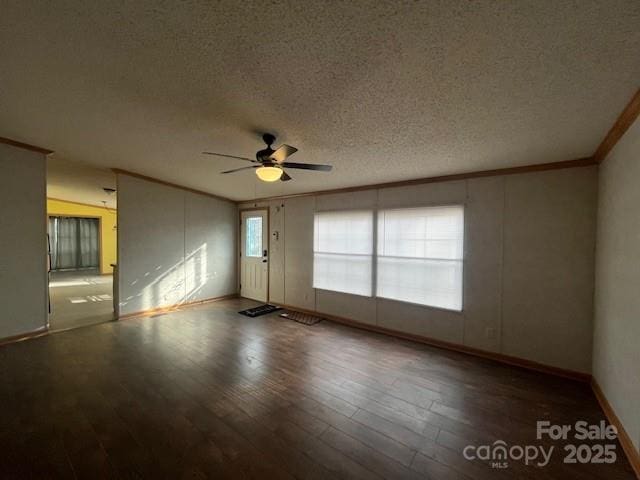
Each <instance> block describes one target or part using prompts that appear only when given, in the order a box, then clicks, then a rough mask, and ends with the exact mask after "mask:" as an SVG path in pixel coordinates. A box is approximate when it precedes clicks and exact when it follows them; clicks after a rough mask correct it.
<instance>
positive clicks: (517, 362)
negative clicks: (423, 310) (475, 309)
mask: <svg viewBox="0 0 640 480" xmlns="http://www.w3.org/2000/svg"><path fill="white" fill-rule="evenodd" d="M272 303H273V302H272ZM276 304H277V305H279V306H281V307H283V308H286V309H289V310H295V311H298V312H302V313H307V314H310V315H316V316H319V317H322V318H326V319H327V320H331V321H334V322H336V323H341V324H343V325H348V326H350V327H354V328H359V329H362V330H369V331H371V332H376V333H382V334H384V335H389V336H392V337H396V338H402V339H403V340H411V341H414V342H418V343H423V344H425V345H430V346H432V347H438V348H443V349H445V350H451V351H454V352H458V353H466V354H468V355H473V356H475V357H481V358H485V359H488V360H493V361H495V362H499V363H504V364H507V365H511V366H514V367H520V368H525V369H527V370H533V371H536V372H541V373H546V374H549V375H554V376H556V377H562V378H566V379H569V380H575V381H578V382H582V383H589V382H590V381H591V375H590V374H588V373H582V372H576V371H574V370H567V369H564V368H559V367H553V366H551V365H545V364H542V363H538V362H534V361H532V360H526V359H524V358H519V357H512V356H510V355H504V354H502V353H495V352H489V351H486V350H481V349H479V348H473V347H468V346H466V345H459V344H457V343H450V342H445V341H443V340H437V339H435V338H430V337H424V336H421V335H414V334H412V333H406V332H401V331H398V330H392V329H389V328H385V327H379V326H377V325H369V324H366V323H362V322H358V321H356V320H352V319H349V318H344V317H338V316H335V315H329V314H326V313H322V312H316V311H313V310H306V309H304V308H299V307H294V306H291V305H285V304H281V303H276Z"/></svg>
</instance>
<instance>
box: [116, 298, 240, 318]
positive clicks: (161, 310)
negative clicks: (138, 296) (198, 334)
mask: <svg viewBox="0 0 640 480" xmlns="http://www.w3.org/2000/svg"><path fill="white" fill-rule="evenodd" d="M232 298H238V294H237V293H232V294H229V295H222V296H220V297H212V298H206V299H204V300H198V301H197V302H185V303H177V304H175V305H171V306H168V307H160V308H151V309H149V310H141V311H139V312H133V313H127V314H126V315H120V316H118V318H116V320H128V319H130V318H139V317H148V316H150V315H158V314H161V313H169V312H176V311H178V310H182V309H183V308H189V307H195V306H197V305H202V304H203V303H212V302H219V301H221V300H229V299H232Z"/></svg>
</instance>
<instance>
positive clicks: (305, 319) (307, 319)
mask: <svg viewBox="0 0 640 480" xmlns="http://www.w3.org/2000/svg"><path fill="white" fill-rule="evenodd" d="M280 316H281V317H282V318H288V319H290V320H294V321H296V322H298V323H302V324H303V325H315V324H316V323H318V322H321V321H322V318H321V317H316V316H315V315H308V314H306V313H300V312H292V311H290V310H287V311H286V312H284V313H281V314H280Z"/></svg>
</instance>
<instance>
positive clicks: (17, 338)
mask: <svg viewBox="0 0 640 480" xmlns="http://www.w3.org/2000/svg"><path fill="white" fill-rule="evenodd" d="M48 333H49V328H48V327H46V326H44V327H40V328H36V329H35V330H31V331H30V332H26V333H21V334H19V335H12V336H10V337H4V338H0V346H3V345H9V344H10V343H17V342H22V341H24V340H29V339H30V338H37V337H42V336H44V335H47V334H48Z"/></svg>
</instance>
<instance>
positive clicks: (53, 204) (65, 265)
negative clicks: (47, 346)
mask: <svg viewBox="0 0 640 480" xmlns="http://www.w3.org/2000/svg"><path fill="white" fill-rule="evenodd" d="M116 236H117V209H116V189H115V176H113V175H112V174H111V172H103V171H101V170H96V169H93V168H92V167H89V166H86V165H83V164H76V163H74V164H70V163H68V162H65V161H62V160H60V159H55V158H54V159H51V158H50V159H49V163H48V174H47V237H48V259H49V261H48V263H49V265H48V266H49V329H50V330H51V331H60V330H67V329H70V328H76V327H83V326H87V325H93V324H96V323H103V322H107V321H111V320H114V318H115V315H114V303H115V302H114V297H116V295H114V280H113V279H114V273H115V270H116V243H117V241H116Z"/></svg>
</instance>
